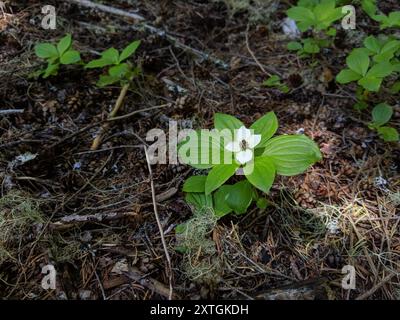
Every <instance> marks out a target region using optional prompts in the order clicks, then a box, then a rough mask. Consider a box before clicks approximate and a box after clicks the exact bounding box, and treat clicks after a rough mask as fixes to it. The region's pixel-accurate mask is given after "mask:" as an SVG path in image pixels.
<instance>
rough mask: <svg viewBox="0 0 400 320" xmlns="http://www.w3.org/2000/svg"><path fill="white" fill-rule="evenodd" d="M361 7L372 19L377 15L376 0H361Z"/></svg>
mask: <svg viewBox="0 0 400 320" xmlns="http://www.w3.org/2000/svg"><path fill="white" fill-rule="evenodd" d="M361 8H362V9H363V10H364V12H365V13H366V14H367V15H368V16H369V17H370V18H372V19H373V18H374V17H375V15H376V12H377V11H378V7H377V5H376V0H361Z"/></svg>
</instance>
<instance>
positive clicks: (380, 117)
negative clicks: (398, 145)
mask: <svg viewBox="0 0 400 320" xmlns="http://www.w3.org/2000/svg"><path fill="white" fill-rule="evenodd" d="M392 115H393V108H392V107H391V106H389V105H388V104H386V103H380V104H378V105H376V106H375V107H374V109H373V110H372V121H371V122H370V123H369V125H368V126H369V128H370V129H372V130H376V131H377V132H378V135H379V136H380V137H381V138H382V139H383V140H384V141H386V142H393V141H399V133H398V132H397V130H396V129H395V128H392V127H388V126H385V124H387V123H388V122H389V121H390V119H391V118H392Z"/></svg>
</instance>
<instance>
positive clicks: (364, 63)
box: [346, 49, 370, 76]
mask: <svg viewBox="0 0 400 320" xmlns="http://www.w3.org/2000/svg"><path fill="white" fill-rule="evenodd" d="M346 63H347V65H348V66H349V68H350V69H351V70H353V71H354V72H356V73H358V74H361V75H362V76H365V75H366V74H367V71H368V67H369V64H370V59H369V56H368V54H367V53H366V52H365V50H357V49H355V50H353V51H352V53H350V54H349V56H348V57H347V59H346Z"/></svg>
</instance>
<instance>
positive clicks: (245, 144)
mask: <svg viewBox="0 0 400 320" xmlns="http://www.w3.org/2000/svg"><path fill="white" fill-rule="evenodd" d="M260 142H261V135H260V134H253V133H252V130H250V129H247V128H246V127H244V126H242V127H240V128H239V129H237V130H236V135H235V138H234V140H233V141H231V142H229V143H227V145H226V146H225V149H226V150H228V151H231V152H233V153H235V159H236V160H237V161H238V162H239V163H240V164H245V163H247V162H250V161H251V160H253V155H254V154H253V149H254V148H255V146H256V145H258V144H259V143H260Z"/></svg>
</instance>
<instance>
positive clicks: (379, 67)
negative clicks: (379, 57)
mask: <svg viewBox="0 0 400 320" xmlns="http://www.w3.org/2000/svg"><path fill="white" fill-rule="evenodd" d="M392 72H393V66H392V64H391V63H390V62H387V61H386V62H380V63H378V64H376V65H374V66H372V68H371V69H370V70H369V71H368V72H367V75H366V76H367V77H372V78H384V77H387V76H389V75H390V74H391V73H392Z"/></svg>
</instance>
